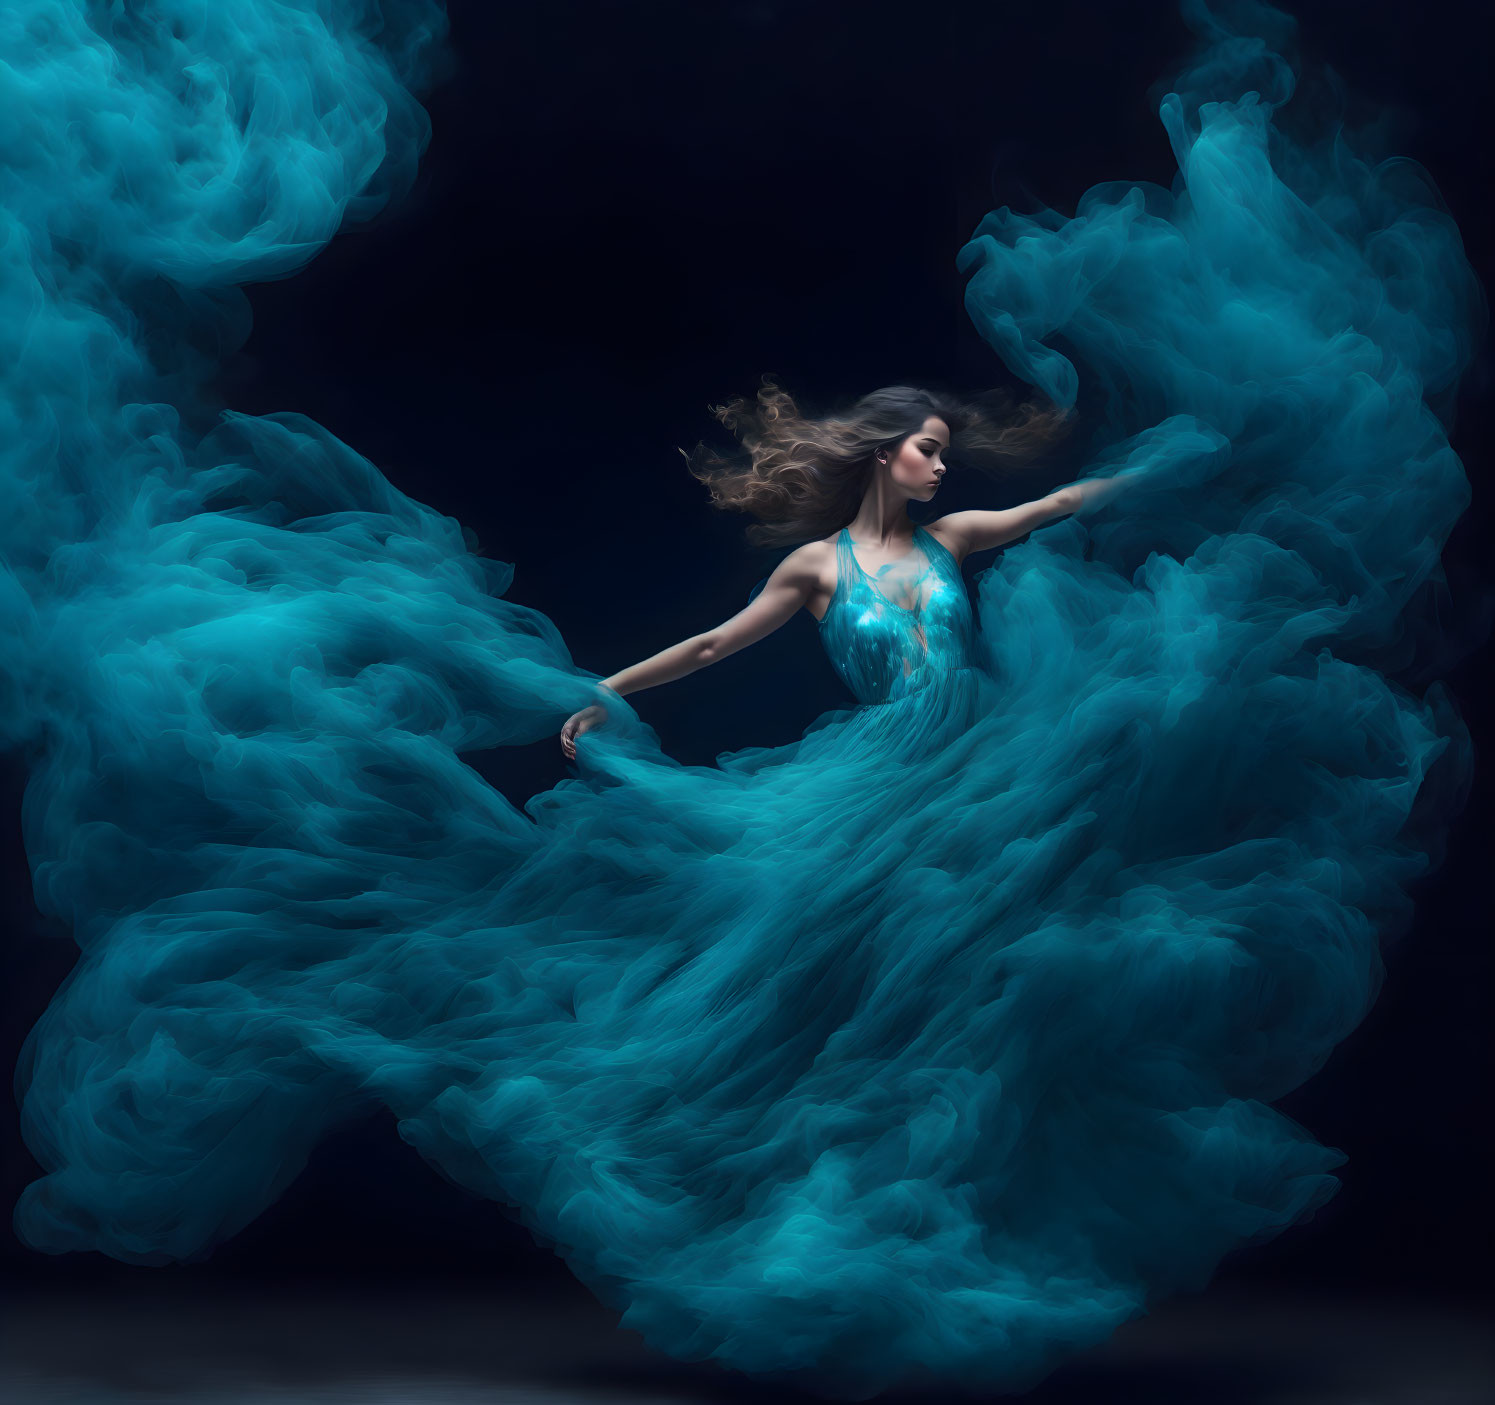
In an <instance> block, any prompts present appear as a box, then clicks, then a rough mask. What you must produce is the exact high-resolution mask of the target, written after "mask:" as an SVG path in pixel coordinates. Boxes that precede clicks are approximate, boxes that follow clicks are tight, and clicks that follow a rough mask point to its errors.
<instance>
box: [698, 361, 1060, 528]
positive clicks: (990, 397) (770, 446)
mask: <svg viewBox="0 0 1495 1405" xmlns="http://www.w3.org/2000/svg"><path fill="white" fill-rule="evenodd" d="M756 399H757V403H756V404H752V403H750V402H749V401H748V400H747V399H746V397H742V396H739V397H738V398H737V399H735V400H732V401H731V402H729V403H728V404H726V405H715V406H712V407H711V408H712V412H713V414H715V415H716V417H717V418H718V419H719V420H721V422H722V423H723V424H724V425H726V426H727V428H728V429H730V430H732V431H733V433H735V434H736V435H737V437H738V438H739V439H740V440H741V441H742V445H743V453H742V454H740V455H738V456H735V457H733V458H723V457H722V456H720V455H718V454H715V453H713V452H712V451H710V450H708V449H705V448H704V447H703V446H701V445H697V447H696V452H695V454H693V455H692V454H686V455H685V458H686V462H687V463H688V464H689V466H690V471H691V472H692V473H693V474H694V475H695V476H696V477H697V478H699V479H700V480H701V481H702V482H703V483H705V484H706V485H707V487H708V488H710V490H711V497H712V501H713V502H714V503H715V504H716V506H717V507H721V508H727V509H731V510H734V511H738V512H747V513H750V514H751V515H752V516H754V517H756V518H757V519H758V521H757V523H756V524H755V525H753V526H752V527H749V528H748V534H747V535H748V540H749V541H752V542H754V543H757V544H759V545H763V546H769V545H785V544H789V543H797V542H804V541H811V540H813V539H814V538H816V537H823V536H827V535H829V534H830V533H831V532H834V531H836V530H837V529H838V528H840V527H844V526H845V525H846V524H847V523H848V522H850V521H851V520H852V518H853V517H855V516H856V514H857V510H858V508H860V507H861V505H862V499H863V497H864V496H865V495H866V492H867V489H868V488H869V487H870V486H871V485H872V483H873V481H874V476H875V475H876V474H879V473H882V474H885V475H886V476H887V480H888V482H889V484H890V485H891V486H892V487H894V488H895V489H896V490H898V491H901V492H902V493H904V495H905V496H907V497H909V498H914V499H917V500H918V501H921V502H925V501H928V500H929V499H930V498H932V497H933V496H934V495H935V492H936V487H935V486H932V485H935V484H936V483H937V480H938V479H939V478H941V477H942V476H943V472H944V468H945V462H944V461H945V458H946V457H947V456H950V457H954V458H956V459H957V461H967V462H970V463H972V464H975V465H976V466H978V467H981V468H984V469H987V470H988V471H992V470H998V471H1000V469H1002V468H1003V467H1011V466H1016V465H1018V464H1020V463H1023V462H1026V461H1027V460H1029V459H1031V458H1032V457H1033V456H1034V455H1035V454H1036V453H1037V452H1039V451H1040V450H1041V449H1042V448H1043V447H1045V446H1046V445H1048V444H1049V443H1051V442H1053V440H1055V439H1056V438H1057V437H1058V436H1059V435H1060V434H1061V433H1062V432H1063V431H1064V428H1065V427H1066V425H1067V423H1068V418H1069V417H1068V414H1067V413H1066V412H1065V411H1062V410H1059V409H1057V408H1054V407H1047V408H1040V407H1038V406H1036V405H1034V404H1032V403H1025V404H1023V405H1021V406H1018V407H1014V405H1013V402H1012V399H1011V397H1009V396H1005V395H1002V394H1000V393H987V394H986V395H983V396H979V397H973V398H970V399H962V398H959V397H956V396H953V395H949V394H946V393H945V392H943V391H939V390H930V389H925V388H923V387H920V386H911V385H890V386H884V387H883V388H882V389H881V390H874V391H872V392H871V393H870V394H869V395H864V396H862V398H861V399H860V400H858V401H856V402H855V403H854V404H853V405H851V406H850V407H849V408H847V409H845V410H842V411H838V412H836V413H833V414H829V415H824V416H818V417H817V416H812V415H807V414H804V413H802V412H801V411H800V409H799V407H798V406H797V405H796V404H795V402H794V399H793V398H792V397H791V396H790V395H789V393H788V392H787V391H785V390H782V389H781V388H780V387H779V386H778V385H776V384H775V383H774V381H773V378H772V377H771V376H767V375H766V376H764V377H763V381H762V385H761V387H760V389H759V391H758V394H757V397H756ZM681 452H682V453H684V450H682V451H681Z"/></svg>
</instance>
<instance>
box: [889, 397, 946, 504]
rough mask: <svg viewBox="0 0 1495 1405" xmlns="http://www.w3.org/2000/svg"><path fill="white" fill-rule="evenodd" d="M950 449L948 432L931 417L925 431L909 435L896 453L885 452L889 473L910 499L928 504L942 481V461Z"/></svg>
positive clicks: (938, 419) (935, 416) (943, 471)
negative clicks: (946, 451) (886, 453)
mask: <svg viewBox="0 0 1495 1405" xmlns="http://www.w3.org/2000/svg"><path fill="white" fill-rule="evenodd" d="M949 447H950V429H949V426H948V425H946V423H945V422H944V420H942V419H941V418H940V417H939V416H938V415H930V417H929V418H928V419H927V420H925V421H924V428H923V429H921V430H920V431H919V432H918V433H917V434H910V435H909V436H908V438H907V439H905V440H904V441H903V442H902V443H901V444H899V446H898V448H897V451H896V452H895V451H893V450H889V451H888V473H889V475H890V476H891V478H892V480H893V482H894V483H896V484H897V485H898V486H899V487H900V488H902V489H903V490H904V492H906V493H907V494H908V495H909V497H911V498H917V499H918V500H919V501H920V502H928V501H929V499H930V498H932V497H933V496H934V495H935V494H936V493H937V492H938V491H939V487H940V483H941V481H942V480H943V479H944V477H945V465H944V461H943V459H942V457H941V456H942V455H943V454H944V451H945V450H946V449H948V448H949Z"/></svg>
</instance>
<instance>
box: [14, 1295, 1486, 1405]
mask: <svg viewBox="0 0 1495 1405" xmlns="http://www.w3.org/2000/svg"><path fill="white" fill-rule="evenodd" d="M1491 1317H1492V1313H1491V1311H1490V1304H1488V1303H1487V1304H1484V1305H1483V1306H1481V1305H1478V1304H1470V1303H1467V1302H1465V1303H1442V1304H1440V1303H1436V1302H1432V1301H1428V1300H1426V1299H1424V1300H1420V1301H1415V1302H1414V1301H1401V1302H1390V1301H1386V1300H1384V1299H1383V1300H1369V1299H1365V1300H1357V1299H1348V1298H1344V1299H1336V1300H1327V1299H1324V1298H1322V1297H1315V1298H1301V1299H1291V1298H1284V1297H1282V1296H1281V1295H1273V1296H1271V1297H1266V1296H1264V1295H1263V1294H1262V1293H1261V1292H1259V1291H1257V1292H1253V1293H1246V1292H1244V1291H1243V1290H1241V1289H1240V1288H1238V1287H1233V1288H1229V1289H1227V1288H1223V1287H1212V1288H1211V1289H1210V1290H1208V1291H1206V1292H1205V1293H1203V1294H1199V1295H1195V1296H1192V1297H1184V1298H1179V1299H1175V1300H1174V1301H1173V1302H1170V1303H1165V1304H1163V1305H1161V1306H1160V1307H1159V1308H1158V1309H1157V1310H1156V1311H1155V1312H1154V1313H1153V1314H1151V1315H1150V1316H1148V1317H1146V1318H1142V1319H1139V1320H1138V1321H1136V1322H1132V1323H1129V1324H1127V1325H1126V1326H1125V1327H1123V1328H1122V1329H1121V1330H1120V1331H1119V1332H1117V1333H1116V1334H1115V1335H1114V1336H1113V1337H1112V1338H1111V1340H1110V1341H1108V1342H1106V1343H1105V1344H1104V1345H1102V1346H1101V1347H1098V1348H1096V1349H1095V1350H1093V1351H1091V1352H1090V1353H1088V1354H1086V1355H1085V1356H1083V1357H1080V1358H1077V1359H1076V1360H1074V1361H1072V1362H1070V1363H1069V1364H1067V1365H1066V1366H1065V1367H1063V1368H1062V1369H1061V1370H1059V1371H1058V1372H1056V1373H1055V1374H1054V1375H1052V1376H1050V1377H1049V1379H1048V1380H1046V1381H1045V1382H1043V1384H1042V1385H1040V1386H1039V1387H1037V1388H1036V1389H1035V1390H1033V1391H1031V1392H1029V1393H1028V1395H1027V1396H1026V1397H1024V1398H1025V1400H1027V1401H1030V1402H1033V1405H1055V1403H1056V1402H1062V1405H1116V1403H1117V1402H1126V1403H1127V1405H1131V1403H1132V1402H1136V1405H1489V1402H1491V1401H1495V1347H1492V1329H1491ZM615 1320H616V1319H615V1317H614V1315H613V1314H611V1313H609V1312H608V1311H607V1310H606V1309H604V1308H603V1307H601V1305H600V1304H596V1303H595V1302H593V1301H592V1300H591V1299H590V1298H587V1299H586V1300H585V1301H578V1299H577V1298H576V1297H575V1296H567V1297H565V1298H559V1299H558V1298H556V1297H555V1296H554V1295H553V1294H550V1293H542V1292H537V1293H534V1294H530V1295H527V1296H524V1297H520V1298H516V1297H515V1296H514V1295H513V1294H512V1293H510V1294H508V1295H504V1296H500V1295H482V1294H478V1293H471V1292H469V1293H466V1294H463V1293H461V1292H460V1291H454V1289H453V1288H452V1286H451V1285H450V1284H444V1285H440V1286H430V1285H422V1284H418V1283H413V1282H412V1283H408V1284H404V1285H402V1286H401V1288H400V1289H399V1291H397V1292H390V1291H389V1290H388V1288H387V1287H382V1286H381V1287H380V1288H379V1289H377V1290H375V1289H370V1288H360V1287H357V1286H356V1285H342V1286H339V1287H336V1288H329V1287H327V1286H326V1285H321V1286H317V1287H316V1288H314V1289H313V1288H307V1287H303V1288H300V1289H299V1290H298V1289H290V1290H278V1289H277V1290H275V1291H273V1292H267V1291H266V1290H264V1289H260V1290H258V1291H257V1292H253V1293H251V1292H246V1291H244V1290H242V1289H236V1290H234V1291H233V1292H227V1291H225V1292H222V1293H220V1292H217V1291H215V1292H214V1293H212V1294H211V1295H206V1294H204V1293H203V1292H201V1291H200V1290H199V1291H197V1292H194V1293H190V1294H184V1293H183V1292H182V1291H181V1289H180V1288H179V1287H176V1288H174V1287H173V1286H172V1285H171V1284H170V1282H169V1280H167V1279H166V1278H164V1276H163V1284H162V1286H161V1287H159V1288H156V1287H151V1288H149V1289H144V1290H143V1289H141V1288H140V1287H138V1286H137V1287H134V1288H132V1289H131V1290H129V1293H128V1296H126V1295H124V1294H121V1293H120V1292H119V1291H118V1290H115V1291H113V1292H110V1291H99V1292H94V1293H90V1294H87V1295H83V1294H80V1293H77V1292H70V1293H67V1294H64V1293H62V1292H61V1291H59V1290H55V1289H49V1290H45V1291H41V1292H36V1291H28V1292H27V1293H26V1294H25V1295H17V1294H15V1293H11V1294H9V1295H7V1296H5V1297H4V1300H3V1302H0V1399H3V1400H4V1401H5V1402H7V1405H41V1402H47V1405H73V1403H74V1402H78V1405H125V1402H129V1403H130V1405H145V1403H146V1402H152V1403H154V1402H161V1405H261V1402H269V1401H275V1402H278V1405H476V1402H480V1401H481V1402H494V1403H495V1405H497V1402H502V1403H503V1405H519V1402H537V1403H538V1402H594V1401H595V1402H601V1401H617V1402H628V1405H646V1403H648V1402H660V1405H665V1402H671V1403H673V1402H689V1401H733V1402H743V1405H750V1402H757V1401H767V1400H768V1399H770V1398H773V1399H777V1400H784V1399H786V1398H787V1399H794V1398H795V1392H792V1391H787V1390H784V1389H782V1388H774V1387H772V1386H767V1385H763V1384H759V1383H755V1382H753V1381H750V1380H747V1379H746V1378H744V1377H741V1376H738V1375H736V1374H734V1373H731V1372H728V1371H724V1370H720V1369H718V1368H715V1367H712V1366H703V1365H692V1364H689V1363H681V1362H675V1361H672V1360H670V1359H669V1358H666V1357H662V1356H660V1355H659V1354H658V1353H655V1352H653V1351H651V1350H650V1349H649V1348H648V1347H646V1346H645V1345H644V1344H643V1342H642V1341H641V1340H640V1339H639V1338H638V1337H637V1336H636V1335H635V1334H634V1333H632V1332H628V1331H622V1330H619V1329H617V1328H616V1327H615V1326H614V1322H615ZM800 1398H801V1399H803V1400H810V1399H812V1398H813V1397H809V1396H803V1397H800ZM881 1398H882V1399H883V1400H885V1401H897V1400H908V1401H912V1400H915V1399H917V1400H919V1401H921V1402H929V1401H932V1400H934V1399H937V1398H938V1397H936V1396H933V1395H931V1394H929V1393H919V1394H917V1395H914V1394H904V1395H896V1394H890V1395H886V1396H883V1397H881ZM948 1398H950V1399H952V1400H955V1399H969V1398H970V1397H968V1396H965V1397H963V1396H960V1395H957V1394H952V1395H950V1396H949V1397H948Z"/></svg>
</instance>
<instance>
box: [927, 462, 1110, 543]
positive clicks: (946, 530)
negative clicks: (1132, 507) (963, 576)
mask: <svg viewBox="0 0 1495 1405" xmlns="http://www.w3.org/2000/svg"><path fill="white" fill-rule="evenodd" d="M1121 483H1122V480H1121V479H1120V478H1086V479H1083V480H1081V481H1080V482H1078V483H1066V484H1065V485H1064V487H1062V488H1056V489H1054V491H1053V492H1052V493H1050V494H1048V496H1047V497H1042V498H1035V499H1034V500H1033V501H1032V502H1025V503H1019V504H1018V506H1017V507H1007V508H1003V509H1001V510H1000V511H998V512H988V511H983V510H979V509H977V510H974V511H970V512H950V513H947V514H946V515H945V516H943V517H940V518H937V519H936V520H935V521H933V522H930V523H928V524H927V525H926V526H925V528H924V530H925V531H926V532H931V533H933V535H934V536H935V537H937V538H938V539H939V541H940V542H941V544H942V545H943V546H944V547H945V549H946V550H947V551H949V552H950V554H951V555H952V556H954V557H955V559H956V560H957V561H963V560H964V559H965V558H966V557H967V556H969V555H970V554H971V553H972V552H973V551H990V550H991V548H992V547H994V546H1005V545H1006V544H1007V543H1008V542H1011V541H1016V540H1017V539H1018V538H1019V537H1025V536H1027V535H1028V533H1029V532H1031V531H1032V530H1033V529H1034V528H1035V527H1041V526H1043V524H1044V523H1045V522H1052V521H1053V520H1054V518H1056V517H1064V516H1066V515H1067V514H1068V513H1071V512H1082V511H1085V510H1087V509H1090V508H1096V507H1100V506H1101V505H1102V504H1103V503H1105V502H1108V501H1110V499H1111V498H1112V497H1113V496H1114V495H1115V494H1116V492H1117V491H1118V490H1119V489H1120V487H1121Z"/></svg>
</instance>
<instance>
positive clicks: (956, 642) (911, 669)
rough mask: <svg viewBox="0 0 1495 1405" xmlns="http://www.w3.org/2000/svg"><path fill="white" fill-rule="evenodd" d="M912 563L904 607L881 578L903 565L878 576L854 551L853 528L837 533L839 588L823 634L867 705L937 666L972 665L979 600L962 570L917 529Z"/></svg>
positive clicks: (903, 580) (902, 580)
mask: <svg viewBox="0 0 1495 1405" xmlns="http://www.w3.org/2000/svg"><path fill="white" fill-rule="evenodd" d="M909 555H910V558H911V564H915V565H916V564H917V563H918V562H919V561H920V560H922V561H923V563H924V567H923V569H922V570H921V571H916V573H915V574H914V575H912V576H908V575H907V574H906V573H900V574H899V576H898V578H897V579H898V582H899V594H900V595H901V597H902V598H903V599H904V600H906V601H908V602H909V603H908V604H900V603H898V601H897V600H895V599H894V598H893V597H892V596H891V595H890V594H886V593H884V590H883V589H882V588H881V587H880V586H879V584H878V582H879V581H880V580H883V579H884V578H885V573H886V572H887V571H888V570H889V568H890V567H891V566H892V565H893V564H895V563H891V562H890V563H889V565H888V566H884V567H883V568H882V569H881V570H879V572H878V573H877V576H876V577H873V576H870V575H868V574H867V572H866V571H864V570H863V569H862V564H861V562H860V561H858V560H857V557H856V552H855V551H854V550H853V548H852V543H851V533H850V532H849V531H848V530H847V529H846V528H844V527H843V528H842V529H841V532H840V533H839V535H838V536H837V537H836V588H835V590H834V592H833V593H832V595H831V601H830V604H829V605H828V606H827V607H826V611H825V615H824V616H823V617H822V619H821V621H820V638H821V642H822V643H823V644H824V645H825V651H826V654H827V655H828V656H829V657H830V661H831V663H832V665H833V666H834V667H835V670H836V672H837V673H839V674H840V675H841V677H842V679H843V680H844V681H845V683H846V686H847V687H848V688H850V689H851V691H852V693H853V694H854V695H855V696H856V698H857V699H858V700H859V701H860V702H864V703H876V702H890V701H892V700H893V699H894V698H896V697H899V696H901V695H902V694H904V693H905V692H907V691H908V690H909V689H911V688H913V687H916V686H919V685H920V684H922V683H923V682H925V681H927V679H928V676H929V675H930V673H931V672H933V671H938V670H944V669H950V668H958V667H962V666H964V665H967V664H969V663H970V656H971V631H972V619H971V602H970V599H969V597H968V596H967V595H966V588H965V582H964V581H963V580H962V579H961V575H960V567H959V565H958V564H957V562H956V560H955V558H954V557H953V556H952V555H951V554H950V552H949V551H948V550H947V549H946V547H945V546H944V545H943V544H942V543H941V542H940V541H939V539H938V538H937V537H935V536H934V535H933V534H931V533H929V532H926V531H925V530H924V528H923V527H920V526H915V527H914V548H913V550H912V551H911V552H910V553H909Z"/></svg>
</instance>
